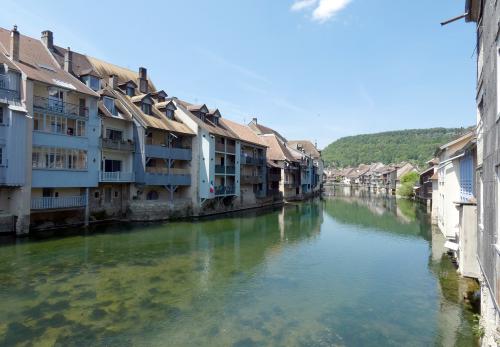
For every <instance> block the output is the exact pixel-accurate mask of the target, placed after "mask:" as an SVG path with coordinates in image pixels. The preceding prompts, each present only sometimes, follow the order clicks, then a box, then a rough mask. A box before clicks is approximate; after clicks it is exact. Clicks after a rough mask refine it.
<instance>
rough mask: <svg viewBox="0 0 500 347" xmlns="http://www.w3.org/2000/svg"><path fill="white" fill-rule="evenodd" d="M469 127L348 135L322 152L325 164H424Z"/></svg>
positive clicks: (343, 165)
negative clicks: (442, 146)
mask: <svg viewBox="0 0 500 347" xmlns="http://www.w3.org/2000/svg"><path fill="white" fill-rule="evenodd" d="M466 131H467V129H466V128H431V129H411V130H398V131H387V132H382V133H376V134H365V135H356V136H348V137H342V138H340V139H338V140H337V141H335V142H333V143H331V144H330V145H328V146H327V147H326V148H325V149H324V150H323V152H322V154H323V159H324V160H325V163H326V164H330V165H331V164H333V165H334V166H336V167H347V166H357V165H359V164H362V163H367V164H368V163H373V162H382V163H384V164H390V163H399V162H402V161H408V162H411V163H413V164H416V165H418V166H419V167H421V168H423V167H425V166H426V164H425V162H426V161H427V160H429V159H431V158H432V156H433V155H434V152H435V151H436V149H437V148H438V147H439V146H441V145H443V144H445V143H447V142H450V141H451V140H453V139H455V138H457V137H459V136H460V135H462V134H464V133H465V132H466Z"/></svg>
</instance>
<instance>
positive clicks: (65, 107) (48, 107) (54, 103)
mask: <svg viewBox="0 0 500 347" xmlns="http://www.w3.org/2000/svg"><path fill="white" fill-rule="evenodd" d="M33 107H34V108H35V109H38V110H41V111H45V112H49V113H54V114H62V115H69V116H78V117H88V116H89V109H88V108H87V107H83V106H80V105H76V104H71V103H69V102H64V101H60V100H57V99H49V98H44V97H42V96H35V97H34V98H33Z"/></svg>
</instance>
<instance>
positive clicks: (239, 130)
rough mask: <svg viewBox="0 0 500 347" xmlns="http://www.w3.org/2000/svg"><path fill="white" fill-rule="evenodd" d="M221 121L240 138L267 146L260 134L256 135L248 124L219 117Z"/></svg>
mask: <svg viewBox="0 0 500 347" xmlns="http://www.w3.org/2000/svg"><path fill="white" fill-rule="evenodd" d="M219 122H220V123H221V124H223V125H224V126H225V127H226V128H228V129H231V130H232V131H233V133H235V134H236V135H237V136H238V137H239V138H240V140H242V141H244V142H247V143H252V144H255V145H259V146H263V147H266V146H267V144H266V143H265V142H264V141H263V140H262V139H261V138H260V136H258V135H256V134H255V133H254V132H253V131H252V129H250V128H249V127H248V126H247V125H243V124H239V123H236V122H233V121H231V120H229V119H226V118H219Z"/></svg>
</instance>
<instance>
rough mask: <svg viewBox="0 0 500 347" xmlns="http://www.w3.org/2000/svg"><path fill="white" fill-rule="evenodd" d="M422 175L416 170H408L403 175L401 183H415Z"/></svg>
mask: <svg viewBox="0 0 500 347" xmlns="http://www.w3.org/2000/svg"><path fill="white" fill-rule="evenodd" d="M419 178H420V176H419V175H418V173H416V172H408V173H405V174H404V175H403V176H401V183H402V184H405V183H410V184H412V185H415V183H416V182H417V181H418V179H419Z"/></svg>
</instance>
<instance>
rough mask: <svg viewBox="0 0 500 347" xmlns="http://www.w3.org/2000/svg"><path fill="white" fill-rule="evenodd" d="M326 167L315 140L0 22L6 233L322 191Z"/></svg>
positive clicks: (0, 206)
mask: <svg viewBox="0 0 500 347" xmlns="http://www.w3.org/2000/svg"><path fill="white" fill-rule="evenodd" d="M322 175H323V161H322V159H321V153H320V152H319V151H318V150H317V148H316V146H315V145H314V144H312V143H311V142H310V141H287V140H286V139H285V138H284V137H283V136H281V135H280V134H279V133H278V132H276V131H275V130H273V129H270V128H268V127H265V126H263V125H261V124H258V123H257V119H254V120H252V122H250V124H239V123H237V122H234V121H231V120H229V119H227V118H224V117H222V115H221V112H220V111H219V110H218V109H217V108H212V107H209V106H207V105H206V104H199V103H197V104H194V103H190V102H188V101H185V100H181V99H179V98H176V97H174V96H169V95H168V94H167V92H166V91H165V90H163V89H160V88H158V87H157V86H156V85H155V84H154V83H153V82H152V80H151V78H150V76H149V75H148V71H147V69H146V68H144V67H140V68H139V69H138V70H137V71H132V70H130V69H127V68H124V67H121V66H117V65H114V64H112V63H109V62H106V61H103V60H100V59H97V58H94V57H90V56H88V55H85V54H84V53H80V52H74V51H72V50H71V49H70V48H69V47H68V48H63V47H60V46H58V45H56V44H55V42H54V35H53V33H52V32H51V31H44V32H42V35H41V38H40V39H34V38H31V37H27V36H24V35H21V34H20V32H19V31H18V30H17V27H14V28H13V29H12V30H6V29H2V28H0V231H12V230H15V231H16V232H17V233H18V234H25V233H27V232H28V231H29V230H30V229H37V228H40V229H43V228H50V227H57V226H63V225H72V224H81V223H88V222H89V221H92V220H103V219H110V218H113V219H115V218H127V219H130V220H162V219H169V218H174V217H186V216H199V215H204V214H211V213H220V212H224V211H232V210H238V209H244V208H252V207H259V206H263V205H268V204H273V203H279V202H282V201H283V199H284V200H297V199H304V198H307V197H310V196H312V195H314V194H317V193H318V192H319V191H320V185H321V177H322Z"/></svg>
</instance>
